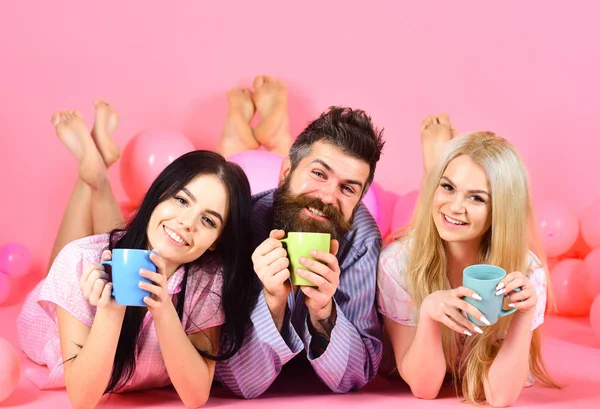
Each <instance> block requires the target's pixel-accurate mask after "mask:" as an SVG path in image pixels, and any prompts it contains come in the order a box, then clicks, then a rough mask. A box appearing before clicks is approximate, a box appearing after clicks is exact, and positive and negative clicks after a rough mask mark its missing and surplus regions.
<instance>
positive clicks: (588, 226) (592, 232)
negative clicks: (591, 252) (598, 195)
mask: <svg viewBox="0 0 600 409" xmlns="http://www.w3.org/2000/svg"><path fill="white" fill-rule="evenodd" d="M581 235H582V236H583V239H584V240H585V242H586V243H587V244H588V246H590V247H591V248H593V249H595V248H598V247H600V200H596V201H595V202H594V203H592V204H591V205H590V206H588V207H587V209H585V211H584V212H583V215H582V217H581Z"/></svg>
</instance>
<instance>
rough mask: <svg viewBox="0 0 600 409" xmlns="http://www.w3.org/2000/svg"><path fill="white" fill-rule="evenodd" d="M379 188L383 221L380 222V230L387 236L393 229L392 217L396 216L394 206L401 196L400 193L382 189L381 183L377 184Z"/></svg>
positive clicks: (382, 234) (383, 235)
mask: <svg viewBox="0 0 600 409" xmlns="http://www.w3.org/2000/svg"><path fill="white" fill-rule="evenodd" d="M376 187H377V189H378V190H379V211H380V214H381V221H380V222H379V230H380V231H381V236H382V237H383V238H385V237H386V236H388V235H389V234H390V232H391V230H392V219H393V218H394V207H395V206H396V203H397V202H398V199H399V198H400V195H398V194H397V193H394V192H390V191H389V190H384V189H382V188H381V187H380V186H379V185H377V186H376Z"/></svg>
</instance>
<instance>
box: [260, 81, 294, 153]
mask: <svg viewBox="0 0 600 409" xmlns="http://www.w3.org/2000/svg"><path fill="white" fill-rule="evenodd" d="M253 86H254V98H253V99H254V105H256V110H257V111H258V113H259V115H260V118H261V121H260V123H259V124H258V125H257V126H256V127H255V128H254V137H255V138H256V140H257V141H258V142H259V143H260V144H261V145H263V146H264V147H265V148H267V149H268V150H269V151H271V152H274V153H276V154H278V155H281V156H287V155H288V153H289V151H290V147H291V146H292V137H291V135H290V125H289V117H288V106H287V88H286V87H285V85H284V84H283V82H281V81H278V80H276V79H275V78H273V77H269V76H268V75H259V76H258V77H256V78H255V79H254V84H253Z"/></svg>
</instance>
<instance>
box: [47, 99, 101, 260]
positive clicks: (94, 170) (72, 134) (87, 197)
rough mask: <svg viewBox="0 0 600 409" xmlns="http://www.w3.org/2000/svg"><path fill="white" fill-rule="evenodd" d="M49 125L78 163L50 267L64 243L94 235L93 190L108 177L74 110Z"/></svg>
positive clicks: (53, 118) (87, 132) (56, 117)
mask: <svg viewBox="0 0 600 409" xmlns="http://www.w3.org/2000/svg"><path fill="white" fill-rule="evenodd" d="M52 123H53V124H54V126H55V128H56V134H57V135H58V137H59V138H60V140H61V141H62V142H63V143H64V144H65V145H66V146H67V148H69V150H70V151H71V152H72V153H73V155H75V157H76V158H77V159H78V160H79V178H78V179H77V182H76V183H75V187H74V189H73V193H72V194H71V197H70V199H69V203H68V204H67V207H66V209H65V213H64V214H63V218H62V221H61V224H60V227H59V229H58V233H57V234H56V239H55V240H54V246H53V248H52V253H51V254H50V266H51V265H52V263H53V262H54V259H55V258H56V256H57V255H58V253H59V252H60V251H61V250H62V248H63V247H64V246H65V245H66V244H67V243H69V242H71V241H73V240H76V239H80V238H82V237H86V236H89V235H91V234H93V227H92V226H93V224H92V190H93V188H94V187H95V186H97V185H98V184H99V183H101V182H102V181H103V180H105V179H106V175H107V173H106V166H105V165H104V162H103V160H102V157H101V156H100V153H99V152H98V150H97V149H96V146H95V145H94V142H93V141H92V138H91V136H90V134H89V131H88V130H87V127H86V125H85V123H84V121H83V118H82V117H81V115H80V114H79V113H78V112H77V111H60V112H56V113H54V115H52Z"/></svg>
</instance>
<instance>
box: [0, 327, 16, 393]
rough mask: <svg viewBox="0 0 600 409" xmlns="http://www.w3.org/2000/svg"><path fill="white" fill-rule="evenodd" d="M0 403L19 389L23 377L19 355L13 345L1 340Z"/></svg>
mask: <svg viewBox="0 0 600 409" xmlns="http://www.w3.org/2000/svg"><path fill="white" fill-rule="evenodd" d="M0 362H2V365H0V402H2V401H3V400H5V399H6V398H8V397H9V396H10V395H11V393H13V392H14V390H15V389H16V388H17V385H18V383H19V376H20V375H21V362H20V361H19V355H17V351H15V349H14V348H13V347H12V345H11V344H10V343H9V342H8V341H7V340H5V339H2V338H0Z"/></svg>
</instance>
